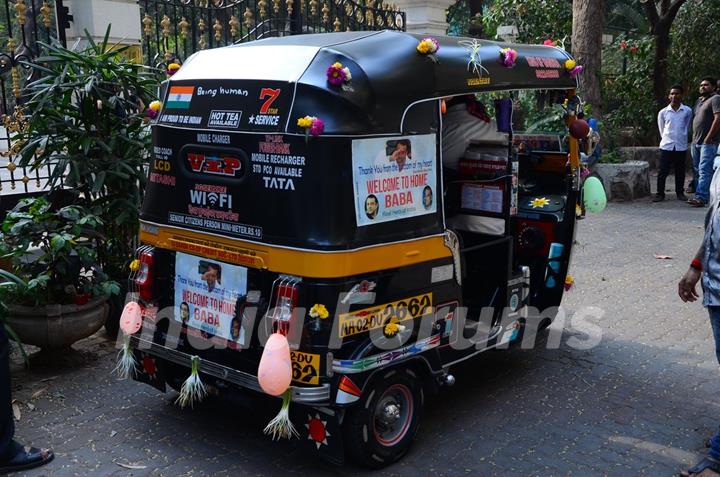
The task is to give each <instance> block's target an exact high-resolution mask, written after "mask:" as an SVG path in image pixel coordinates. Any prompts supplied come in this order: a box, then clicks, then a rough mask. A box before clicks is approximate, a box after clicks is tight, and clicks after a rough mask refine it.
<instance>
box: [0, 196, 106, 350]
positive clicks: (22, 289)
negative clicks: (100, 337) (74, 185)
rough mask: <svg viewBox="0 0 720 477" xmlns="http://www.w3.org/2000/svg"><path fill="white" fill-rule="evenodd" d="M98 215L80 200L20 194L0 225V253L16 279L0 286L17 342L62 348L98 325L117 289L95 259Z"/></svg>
mask: <svg viewBox="0 0 720 477" xmlns="http://www.w3.org/2000/svg"><path fill="white" fill-rule="evenodd" d="M102 227H103V221H102V220H101V219H100V218H99V217H98V216H97V215H95V214H93V213H91V211H89V210H87V209H86V208H84V207H82V206H81V205H65V206H62V207H53V206H52V204H51V202H50V201H49V200H48V198H46V197H38V198H33V199H24V200H23V201H21V202H20V203H19V204H18V205H17V206H16V207H15V208H14V209H13V210H12V211H11V212H9V213H8V215H7V217H6V218H5V220H4V222H3V223H2V227H1V228H0V256H4V257H9V258H10V261H11V272H12V274H13V275H15V276H16V277H17V278H18V279H17V280H14V281H13V282H10V283H9V284H7V285H5V286H3V287H0V302H2V303H3V304H4V305H5V306H6V312H7V313H6V315H7V317H6V321H7V324H8V325H9V326H10V327H11V328H12V330H13V331H14V332H15V334H16V338H19V339H20V340H21V341H22V342H23V343H26V344H31V345H35V346H39V347H41V348H43V349H57V348H61V349H63V348H68V347H69V346H70V345H71V344H72V343H74V342H75V341H77V340H79V339H82V338H85V337H87V336H90V335H91V334H93V333H95V332H96V331H97V330H98V329H100V328H101V327H102V325H103V324H104V322H105V318H106V316H107V313H108V309H109V305H108V304H107V301H108V298H109V297H110V296H111V295H113V294H117V293H118V292H119V287H118V285H117V283H115V282H113V281H112V280H109V279H108V277H107V275H106V274H105V273H104V272H103V271H102V269H101V267H100V266H99V264H98V255H97V251H96V250H97V249H98V243H100V242H102V241H103V240H104V237H103V236H102V234H101V232H100V231H101V229H102Z"/></svg>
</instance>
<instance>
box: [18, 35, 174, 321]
mask: <svg viewBox="0 0 720 477" xmlns="http://www.w3.org/2000/svg"><path fill="white" fill-rule="evenodd" d="M109 34H110V27H108V30H107V33H106V35H105V38H104V40H103V41H102V42H97V43H96V42H95V41H94V40H93V39H92V37H91V36H90V35H88V34H87V32H86V35H87V36H86V39H85V44H87V47H86V48H85V49H83V50H81V51H75V50H74V49H68V48H64V47H62V46H60V45H43V46H44V49H45V54H44V56H42V57H41V58H38V59H37V60H36V61H35V62H34V63H32V64H30V63H28V66H29V67H30V68H33V69H34V70H35V72H36V74H37V77H38V79H37V80H35V81H34V82H32V83H30V84H28V85H27V87H26V88H25V91H24V93H25V98H26V101H25V103H24V105H23V107H22V109H20V110H19V111H16V112H15V114H13V115H12V117H11V118H10V119H11V121H10V122H11V123H13V124H11V126H12V128H13V130H15V131H17V132H16V136H15V142H14V144H13V146H14V149H15V150H14V151H11V152H12V153H15V154H18V155H19V156H20V159H19V161H18V162H19V165H22V166H30V167H35V168H43V169H44V168H45V167H47V166H49V168H50V181H49V187H50V188H51V189H54V190H57V189H72V190H75V191H77V192H79V193H80V194H79V196H78V201H79V204H80V205H82V206H84V207H86V208H88V209H93V210H94V213H95V214H96V215H97V217H99V219H100V220H102V222H103V234H104V236H105V240H104V241H103V244H102V247H100V248H98V249H97V261H98V262H99V264H100V265H101V268H102V270H103V271H104V272H105V273H106V274H107V275H108V276H109V277H110V278H112V279H113V280H115V281H117V282H118V283H119V284H120V285H121V287H122V288H126V285H127V276H128V265H129V263H130V262H131V261H132V259H133V255H134V251H135V239H136V237H137V234H138V227H139V209H140V201H141V198H142V195H143V193H144V190H145V183H146V174H147V167H148V165H149V161H150V147H151V146H150V144H151V137H150V131H149V128H148V125H147V121H148V118H147V114H148V113H147V111H146V105H149V104H150V102H151V100H153V99H155V95H156V94H157V93H156V91H157V87H158V85H159V82H160V77H159V75H160V74H161V73H160V72H159V70H154V69H151V68H148V67H146V66H144V65H142V64H136V63H133V62H132V61H131V60H130V59H128V58H127V57H126V56H125V50H126V49H127V48H128V47H123V46H121V45H114V44H111V43H108V37H109ZM122 295H123V294H119V295H117V296H116V298H115V299H113V300H112V301H113V302H117V303H114V308H115V309H116V310H117V317H116V318H115V319H114V320H112V319H111V320H109V331H110V332H111V333H116V332H117V326H118V322H117V318H118V317H119V313H120V311H121V309H122V306H123V304H124V296H122Z"/></svg>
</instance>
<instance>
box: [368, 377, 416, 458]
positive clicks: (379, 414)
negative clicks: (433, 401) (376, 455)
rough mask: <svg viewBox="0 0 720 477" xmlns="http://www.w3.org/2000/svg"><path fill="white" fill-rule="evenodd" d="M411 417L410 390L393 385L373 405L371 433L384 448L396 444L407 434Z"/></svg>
mask: <svg viewBox="0 0 720 477" xmlns="http://www.w3.org/2000/svg"><path fill="white" fill-rule="evenodd" d="M412 415H413V398H412V393H411V392H410V389H408V387H407V386H404V385H402V384H393V385H392V386H390V387H389V388H387V389H386V390H385V392H383V393H382V395H381V396H380V398H379V399H378V401H377V404H376V405H375V412H374V415H373V421H374V422H373V432H374V434H375V439H376V440H377V441H378V442H379V443H380V444H382V445H384V446H392V445H395V444H397V443H398V442H399V441H400V440H401V439H402V438H403V437H405V435H406V434H407V432H408V429H409V428H410V421H411V420H412Z"/></svg>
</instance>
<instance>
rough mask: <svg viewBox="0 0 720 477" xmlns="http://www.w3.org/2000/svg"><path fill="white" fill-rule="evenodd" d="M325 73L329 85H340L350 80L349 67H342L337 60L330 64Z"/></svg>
mask: <svg viewBox="0 0 720 477" xmlns="http://www.w3.org/2000/svg"><path fill="white" fill-rule="evenodd" d="M325 74H326V75H327V82H328V83H330V86H336V87H337V86H342V85H343V84H346V83H349V82H350V80H352V74H350V68H348V67H347V66H345V67H344V66H343V65H342V63H340V62H339V61H338V62H336V63H333V64H332V65H330V66H329V67H328V69H327V71H326V72H325Z"/></svg>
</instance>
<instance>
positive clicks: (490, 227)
mask: <svg viewBox="0 0 720 477" xmlns="http://www.w3.org/2000/svg"><path fill="white" fill-rule="evenodd" d="M443 101H444V102H445V106H444V108H442V109H443V112H444V114H443V122H442V166H443V182H444V185H445V191H446V201H445V207H446V211H445V212H446V223H447V225H448V226H450V227H453V228H454V229H456V230H462V231H466V232H473V233H480V234H488V235H503V234H504V232H505V221H504V220H503V219H498V218H490V217H480V216H478V215H468V214H460V213H457V210H458V208H459V206H460V204H459V203H458V199H459V198H458V197H457V194H454V193H450V194H449V195H448V194H447V191H448V188H451V189H454V188H453V186H452V185H451V184H452V183H453V182H457V181H458V180H461V179H462V175H461V171H460V162H461V159H462V158H463V157H464V156H465V154H466V151H467V149H468V146H470V144H471V142H475V141H477V142H487V143H496V144H501V143H503V142H506V141H507V137H506V136H505V135H504V134H502V133H500V132H498V130H497V123H496V122H495V120H494V119H492V118H491V117H490V116H489V115H488V114H487V111H486V110H485V106H484V105H483V104H482V103H481V102H479V101H478V100H477V99H476V97H475V95H473V94H467V95H461V96H454V97H449V98H445V99H443Z"/></svg>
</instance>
